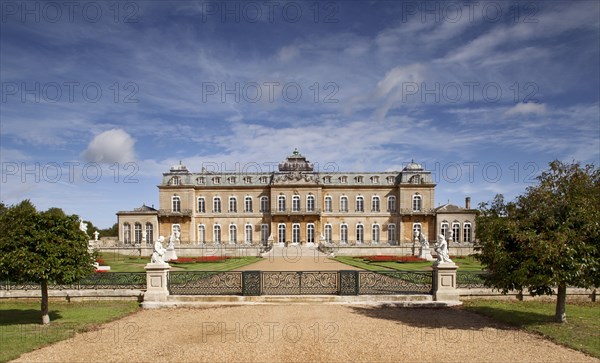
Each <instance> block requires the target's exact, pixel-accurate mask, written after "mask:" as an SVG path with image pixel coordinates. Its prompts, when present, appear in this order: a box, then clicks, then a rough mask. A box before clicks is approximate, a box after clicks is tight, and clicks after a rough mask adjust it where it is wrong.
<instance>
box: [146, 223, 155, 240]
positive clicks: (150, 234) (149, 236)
mask: <svg viewBox="0 0 600 363" xmlns="http://www.w3.org/2000/svg"><path fill="white" fill-rule="evenodd" d="M153 242H154V226H152V223H150V222H148V223H146V243H147V244H151V243H153Z"/></svg>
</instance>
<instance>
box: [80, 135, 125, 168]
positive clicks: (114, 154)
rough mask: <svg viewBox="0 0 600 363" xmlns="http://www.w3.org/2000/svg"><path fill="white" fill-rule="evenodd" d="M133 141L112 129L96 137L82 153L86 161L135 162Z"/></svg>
mask: <svg viewBox="0 0 600 363" xmlns="http://www.w3.org/2000/svg"><path fill="white" fill-rule="evenodd" d="M134 144H135V140H133V138H132V137H131V136H130V135H129V134H128V133H127V132H125V131H123V130H121V129H112V130H108V131H105V132H103V133H101V134H99V135H96V137H94V139H93V140H92V141H91V142H90V144H89V145H88V147H87V149H86V150H85V151H84V152H83V157H84V158H85V159H86V160H88V161H93V162H102V163H115V162H117V163H124V162H130V161H134V160H135V152H134V149H133V145H134Z"/></svg>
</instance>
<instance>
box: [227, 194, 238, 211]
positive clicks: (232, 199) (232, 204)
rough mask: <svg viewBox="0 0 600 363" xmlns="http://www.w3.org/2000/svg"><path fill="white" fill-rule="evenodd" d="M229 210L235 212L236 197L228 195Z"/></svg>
mask: <svg viewBox="0 0 600 363" xmlns="http://www.w3.org/2000/svg"><path fill="white" fill-rule="evenodd" d="M229 212H230V213H235V212H237V199H236V197H229Z"/></svg>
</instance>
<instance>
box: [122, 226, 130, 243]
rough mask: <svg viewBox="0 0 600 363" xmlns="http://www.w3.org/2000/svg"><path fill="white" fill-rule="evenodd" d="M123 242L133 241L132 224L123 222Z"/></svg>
mask: <svg viewBox="0 0 600 363" xmlns="http://www.w3.org/2000/svg"><path fill="white" fill-rule="evenodd" d="M123 243H126V244H129V243H131V225H130V224H129V223H127V222H126V223H123Z"/></svg>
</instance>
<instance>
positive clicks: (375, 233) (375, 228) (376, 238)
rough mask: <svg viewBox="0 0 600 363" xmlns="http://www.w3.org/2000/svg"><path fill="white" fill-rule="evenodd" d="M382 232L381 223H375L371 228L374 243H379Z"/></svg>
mask: <svg viewBox="0 0 600 363" xmlns="http://www.w3.org/2000/svg"><path fill="white" fill-rule="evenodd" d="M380 232H381V231H380V227H379V224H373V228H372V230H371V241H372V242H373V243H379V235H380Z"/></svg>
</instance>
